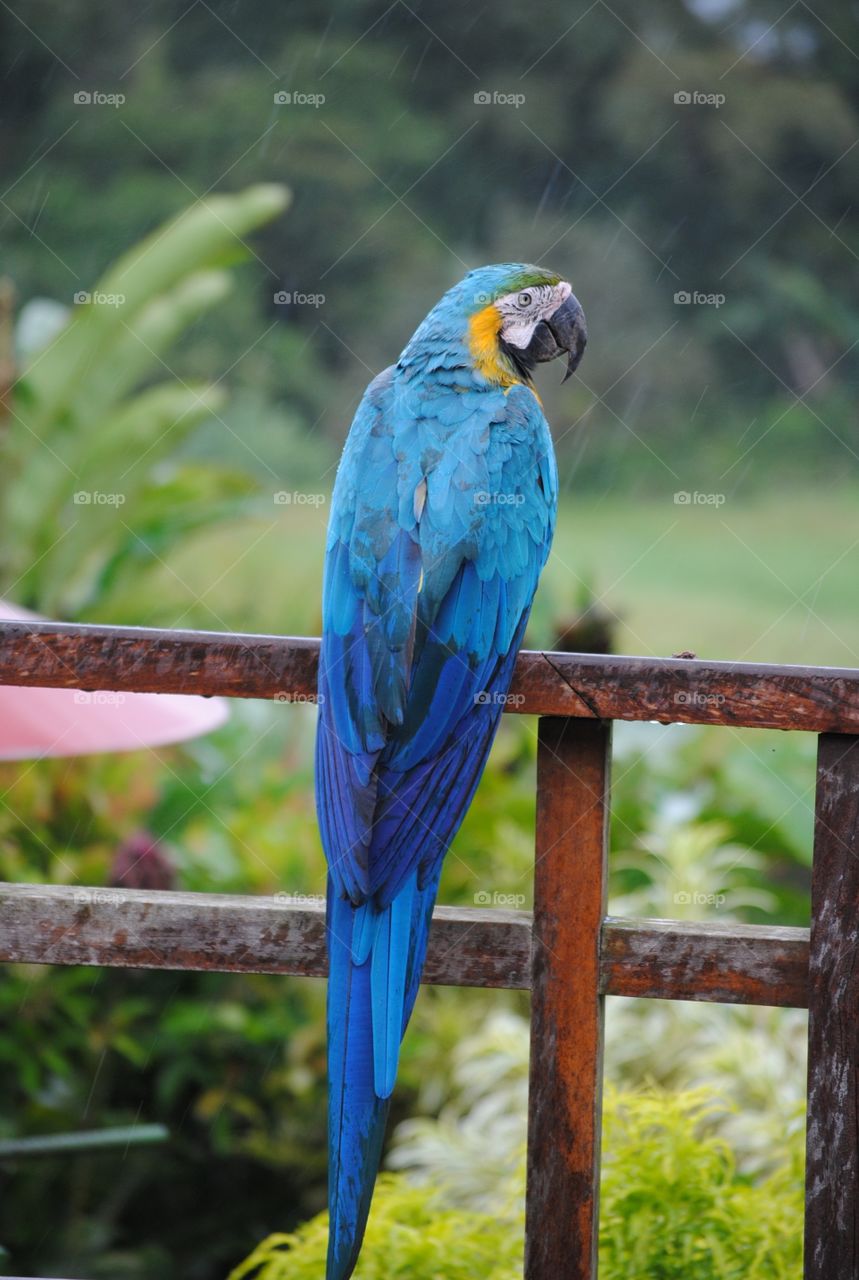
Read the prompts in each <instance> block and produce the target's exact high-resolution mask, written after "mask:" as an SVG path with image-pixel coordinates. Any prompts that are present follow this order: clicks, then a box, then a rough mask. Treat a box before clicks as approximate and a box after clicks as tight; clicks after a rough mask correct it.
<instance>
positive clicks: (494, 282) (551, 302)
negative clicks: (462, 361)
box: [407, 262, 588, 385]
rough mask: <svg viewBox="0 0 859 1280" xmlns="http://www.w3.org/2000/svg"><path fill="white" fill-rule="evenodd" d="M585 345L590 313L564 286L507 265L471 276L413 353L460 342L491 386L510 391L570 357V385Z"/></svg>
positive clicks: (435, 313) (433, 315) (446, 301)
mask: <svg viewBox="0 0 859 1280" xmlns="http://www.w3.org/2000/svg"><path fill="white" fill-rule="evenodd" d="M587 340H588V332H587V327H586V325H585V316H584V312H583V311H582V308H581V306H580V304H579V301H578V299H577V298H576V296H575V294H574V293H573V290H572V287H571V286H570V285H569V283H568V282H567V281H566V280H562V279H561V277H560V276H559V275H556V274H555V272H553V271H547V270H546V269H545V268H543V267H532V266H528V265H527V264H525V263H521V262H507V263H499V264H496V265H494V266H488V267H478V268H477V269H476V270H474V271H470V272H469V273H468V275H467V276H466V277H465V278H464V279H463V280H460V282H459V284H456V285H454V287H453V288H452V289H449V290H448V292H447V293H446V294H445V295H444V297H443V298H442V299H441V301H440V302H439V303H438V304H437V305H436V306H435V307H434V308H433V310H432V311H431V312H430V313H429V315H428V316H427V318H426V320H425V321H424V322H423V324H422V325H421V326H420V328H419V329H418V331H417V333H416V334H415V336H414V338H413V339H412V342H411V343H410V344H409V346H410V347H412V348H413V347H414V346H415V344H424V343H428V342H434V343H435V344H438V343H439V341H442V342H447V343H452V342H454V341H456V342H457V343H461V344H462V345H463V346H464V348H465V352H466V355H467V357H468V358H470V361H471V363H472V365H473V367H474V368H475V369H476V370H477V372H478V373H480V374H481V375H482V376H483V377H485V378H486V379H487V380H488V381H489V382H496V383H500V384H501V385H510V384H511V383H513V382H522V381H524V382H528V383H530V381H531V374H532V373H533V370H534V367H535V365H537V364H540V363H543V362H544V361H546V360H554V359H555V357H556V356H559V355H563V354H564V353H566V355H567V372H566V374H565V376H564V381H566V379H567V378H569V377H570V375H571V374H572V373H573V372H574V371H575V369H576V367H577V366H578V364H579V361H580V360H581V358H582V354H583V352H584V349H585V343H586V342H587ZM407 351H408V348H407Z"/></svg>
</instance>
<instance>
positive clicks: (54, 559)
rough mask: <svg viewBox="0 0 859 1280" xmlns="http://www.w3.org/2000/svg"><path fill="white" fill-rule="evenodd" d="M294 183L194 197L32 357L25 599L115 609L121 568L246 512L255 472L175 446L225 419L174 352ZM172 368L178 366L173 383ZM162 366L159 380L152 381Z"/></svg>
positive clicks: (17, 540) (150, 560)
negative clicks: (199, 458)
mask: <svg viewBox="0 0 859 1280" xmlns="http://www.w3.org/2000/svg"><path fill="white" fill-rule="evenodd" d="M287 202H288V193H287V191H286V189H285V188H283V187H277V186H260V187H253V188H251V189H249V190H248V191H245V192H243V193H241V194H239V195H233V196H212V197H211V198H210V199H208V200H206V201H202V202H199V203H197V204H195V205H192V206H191V207H190V208H188V209H186V210H185V211H183V212H182V213H180V214H179V215H178V216H177V217H175V218H174V219H172V220H171V221H170V222H169V223H167V224H166V225H165V226H163V227H159V228H158V229H157V230H156V231H154V232H153V233H152V234H151V235H150V236H148V237H147V238H146V239H145V240H144V241H143V242H142V243H141V244H138V245H135V246H134V248H133V249H131V250H129V251H128V252H127V253H126V254H124V255H123V256H122V257H121V258H120V259H119V261H117V262H116V263H115V264H114V266H112V267H111V268H109V269H108V271H107V272H106V273H105V274H104V275H103V276H102V277H101V279H100V280H99V281H98V283H97V284H96V285H95V286H94V288H93V289H92V290H91V291H90V292H88V293H86V294H84V295H80V297H81V298H83V299H84V300H79V298H78V296H76V306H75V309H74V313H73V315H72V316H71V317H70V318H69V320H68V322H67V323H66V324H65V325H64V327H63V328H62V329H61V330H60V332H59V333H58V334H57V335H56V336H55V337H53V338H51V340H50V341H43V343H42V344H41V345H40V346H37V348H36V350H34V351H31V352H30V353H29V357H28V359H27V361H26V363H25V365H24V368H23V369H22V370H21V372H20V376H19V378H18V380H17V381H16V383H15V386H14V392H13V396H12V403H11V406H10V407H11V414H12V419H11V426H10V428H9V429H8V430H7V431H6V432H5V434H4V436H3V453H4V457H3V465H2V486H3V493H2V499H3V511H4V522H5V527H4V530H3V532H4V537H3V563H2V568H1V569H0V571H2V577H3V580H4V583H5V585H6V586H7V588H8V587H10V586H13V587H14V589H15V592H16V596H17V598H18V599H20V600H21V602H22V603H25V604H28V605H34V606H36V607H39V608H42V609H45V610H48V611H54V612H57V613H64V614H66V615H68V614H73V615H74V614H81V613H83V614H85V613H86V612H87V610H88V609H91V608H92V606H93V604H94V603H95V602H96V601H97V602H98V609H99V616H100V618H101V619H102V620H106V619H107V618H108V617H109V615H110V612H111V604H112V597H113V594H114V593H115V592H116V591H117V590H121V587H122V585H123V579H127V578H128V577H132V578H133V580H134V583H135V587H136V588H139V585H140V578H141V574H142V572H143V571H145V569H146V568H148V567H151V566H152V564H154V563H156V562H157V561H158V560H160V559H163V557H164V556H165V555H166V554H168V553H169V551H170V550H171V549H173V548H174V547H175V546H176V545H177V544H178V543H180V542H181V541H182V539H183V538H185V537H186V536H187V534H188V532H189V530H193V529H195V528H198V527H200V526H201V525H209V524H211V523H212V522H213V521H216V520H218V519H223V517H224V516H225V515H226V514H229V513H232V514H235V513H236V512H237V511H238V510H241V509H242V507H243V506H245V505H246V500H247V497H248V495H249V494H250V493H251V492H252V490H253V484H252V481H251V479H250V477H249V476H248V475H247V474H245V475H244V476H243V475H242V473H241V472H240V471H236V470H228V469H227V468H225V467H223V466H218V465H215V464H213V463H211V462H209V463H207V464H205V465H204V464H202V463H196V464H195V463H193V462H183V461H182V460H181V459H179V458H178V457H177V447H178V445H179V444H180V443H181V442H182V441H183V440H185V439H186V438H187V437H188V435H189V434H190V433H191V432H192V431H193V430H194V429H195V428H196V427H197V426H198V425H199V424H200V423H201V422H202V421H203V420H205V419H206V418H209V417H211V416H212V415H214V416H215V417H217V416H218V412H219V410H220V409H221V407H222V405H223V402H224V393H223V391H222V390H221V389H220V388H219V387H218V386H217V384H215V385H206V384H204V383H203V384H201V383H197V384H194V385H192V384H189V383H187V382H185V381H184V380H183V379H182V378H179V377H177V376H176V375H175V374H174V372H173V370H172V367H171V365H170V364H169V363H168V361H169V359H170V358H171V356H170V351H171V348H172V347H173V345H174V344H175V342H176V340H177V338H178V336H179V335H180V334H181V333H182V332H183V331H184V330H185V329H186V328H187V327H188V326H189V325H192V324H193V323H194V322H195V321H196V320H197V319H198V318H199V317H200V316H201V315H202V314H203V313H204V312H205V311H207V310H208V309H210V308H211V307H214V306H216V305H219V304H221V303H222V302H223V300H224V298H225V297H226V295H227V293H228V291H229V288H230V284H231V280H230V276H229V274H228V272H227V271H226V270H225V269H224V266H223V265H222V264H225V263H227V262H229V261H230V260H232V259H234V258H235V256H236V250H237V249H239V250H242V251H243V252H245V250H244V245H245V240H244V238H245V237H246V236H247V235H248V234H249V233H250V232H252V231H253V230H255V229H256V228H257V227H259V226H261V225H262V224H263V223H265V222H267V221H269V220H270V219H271V218H273V217H274V216H275V215H276V214H278V213H280V212H281V211H282V210H283V209H284V208H285V206H286V204H287ZM164 372H166V373H167V374H168V375H169V377H168V378H167V379H163V377H162V375H163V373H164ZM153 373H154V374H157V375H158V376H159V377H161V378H162V380H161V381H160V382H157V383H156V385H154V386H153V385H144V386H142V387H141V383H145V382H147V381H148V380H151V378H152V376H153Z"/></svg>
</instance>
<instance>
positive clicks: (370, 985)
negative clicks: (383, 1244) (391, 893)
mask: <svg viewBox="0 0 859 1280" xmlns="http://www.w3.org/2000/svg"><path fill="white" fill-rule="evenodd" d="M438 874H439V869H436V870H435V871H434V873H433V874H431V875H429V876H428V877H425V882H424V883H423V885H422V887H420V888H419V887H418V877H419V873H418V872H417V871H415V872H414V873H413V875H412V876H411V878H410V879H409V881H408V882H407V884H406V885H404V886H403V889H402V891H401V892H400V894H398V896H397V898H396V899H395V901H394V902H393V903H392V904H391V905H390V906H389V907H386V908H384V909H383V910H381V911H376V920H375V921H374V922H373V923H372V924H368V923H367V918H366V917H367V913H368V912H369V911H373V910H375V908H373V906H372V904H370V903H367V904H365V906H363V907H357V908H356V907H354V906H353V905H352V903H351V902H350V901H349V900H348V898H343V897H341V896H340V895H339V894H337V891H336V888H335V886H334V885H333V883H332V881H331V880H330V879H329V884H328V921H327V933H328V955H329V966H330V970H329V981H328V1094H329V1101H328V1140H329V1149H330V1156H329V1171H328V1208H329V1217H330V1226H329V1239H328V1264H327V1269H326V1280H348V1277H349V1276H351V1275H352V1272H353V1270H354V1268H355V1265H356V1263H357V1260H358V1253H359V1250H360V1247H361V1241H362V1239H363V1236H364V1228H365V1226H366V1223H367V1217H368V1214H369V1212H370V1201H371V1199H372V1196H373V1186H374V1184H375V1181H376V1174H377V1172H378V1169H379V1162H380V1160H381V1155H382V1144H383V1141H384V1136H385V1126H386V1124H387V1119H388V1110H389V1108H390V1094H391V1091H392V1090H393V1087H394V1081H395V1079H396V1074H397V1063H398V1059H399V1050H400V1043H401V1041H402V1037H403V1035H404V1033H405V1030H406V1026H407V1024H408V1021H409V1018H410V1016H411V1012H412V1009H413V1007H414V1003H415V999H416V997H417V993H418V989H419V985H420V975H421V971H422V969H423V965H424V959H425V957H426V949H427V940H428V938H429V928H430V922H431V919H432V909H433V906H434V904H435V898H436V893H437V892H438ZM359 934H360V936H359ZM369 938H372V942H371V943H370V945H369V947H367V946H366V943H367V940H368V939H369ZM359 947H360V948H361V951H359V954H362V953H363V952H364V951H366V955H365V958H364V960H363V963H361V964H356V963H355V960H354V954H355V952H356V950H357V949H358V948H359ZM374 1024H375V1026H376V1034H375V1035H374Z"/></svg>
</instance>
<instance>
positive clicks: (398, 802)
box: [316, 263, 587, 1280]
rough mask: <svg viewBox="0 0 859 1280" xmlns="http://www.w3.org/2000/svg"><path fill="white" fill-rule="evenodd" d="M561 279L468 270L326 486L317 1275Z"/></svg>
mask: <svg viewBox="0 0 859 1280" xmlns="http://www.w3.org/2000/svg"><path fill="white" fill-rule="evenodd" d="M586 338H587V335H586V329H585V321H584V315H583V313H582V309H581V307H580V306H579V303H578V301H577V300H576V298H575V297H574V295H573V292H572V289H571V288H570V285H569V284H568V283H567V282H566V281H565V280H562V279H561V278H560V277H559V276H557V275H553V274H552V273H551V272H548V271H544V270H542V269H541V268H539V267H530V266H524V265H522V264H516V263H508V264H504V265H500V266H490V267H482V268H480V269H479V270H477V271H472V272H470V273H469V274H468V275H467V276H466V277H465V279H464V280H462V281H461V282H460V283H459V284H457V285H455V286H454V288H452V289H450V290H449V291H448V292H447V293H446V294H445V295H444V297H443V298H442V299H441V301H440V302H439V303H438V305H437V306H435V307H434V308H433V309H432V311H430V313H429V315H428V316H427V317H426V319H425V320H424V321H423V323H422V324H421V325H420V326H419V327H418V329H417V331H416V332H415V334H414V337H413V338H412V340H411V341H410V342H409V344H408V346H407V347H406V348H405V350H404V351H403V353H402V355H401V356H400V358H399V360H398V362H397V364H396V365H394V366H393V367H392V368H389V369H386V370H385V371H384V373H381V374H379V376H378V377H377V378H375V379H374V380H373V382H371V383H370V386H369V387H368V388H367V391H366V392H365V395H364V398H363V400H362V402H361V404H360V406H359V408H358V411H357V413H356V415H355V420H354V422H353V424H352V429H351V431H350V433H349V437H348V439H347V441H346V446H345V449H344V452H343V457H342V460H341V463H340V468H339V470H338V473H337V481H336V484H335V486H334V496H333V500H332V508H331V518H330V521H329V526H328V541H327V551H326V561H325V581H324V588H323V632H322V651H321V656H320V668H319V703H320V710H319V730H318V736H317V742H316V804H317V811H318V815H319V825H320V830H321V834H322V841H323V845H324V848H325V853H326V856H327V859H328V869H329V876H328V914H327V936H328V951H329V961H330V976H329V981H328V1073H329V1109H328V1110H329V1175H328V1177H329V1191H328V1198H329V1208H330V1236H329V1247H328V1267H327V1280H348V1277H349V1276H351V1275H352V1272H353V1270H354V1267H355V1264H356V1261H357V1258H358V1252H359V1249H360V1247H361V1240H362V1237H363V1234H364V1227H365V1224H366V1221H367V1215H368V1212H369V1208H370V1200H371V1197H372V1193H373V1185H374V1182H375V1178H376V1173H377V1170H378V1166H379V1159H380V1155H381V1148H382V1139H383V1136H384V1129H385V1121H386V1118H387V1113H388V1107H389V1099H390V1095H391V1091H392V1089H393V1087H394V1080H395V1078H396V1074H397V1061H398V1057H399V1052H400V1042H401V1040H402V1037H403V1034H404V1032H405V1028H406V1024H407V1023H408V1020H409V1017H410V1015H411V1011H412V1007H413V1005H414V1002H415V997H416V995H417V991H418V984H419V982H420V977H421V970H422V968H423V963H424V957H425V955H426V947H427V936H428V933H429V927H430V918H431V916H432V910H433V904H434V903H435V897H436V891H437V888H438V881H439V875H440V872H441V864H442V860H443V858H444V855H445V853H446V852H447V849H448V846H449V844H450V842H451V840H452V839H453V836H454V835H455V833H456V831H457V829H458V827H459V825H460V823H461V822H462V819H463V817H464V815H465V812H466V809H467V808H468V805H469V803H470V802H471V798H472V796H473V795H474V791H475V788H476V786H477V784H478V782H479V780H480V776H481V774H482V772H483V768H484V765H485V763H486V758H487V756H488V754H489V748H490V746H491V745H492V740H493V738H494V736H495V731H496V729H497V727H498V722H499V719H500V715H501V711H502V709H503V706H504V701H505V697H506V694H507V690H508V687H509V685H510V680H511V678H512V674H513V665H514V662H515V660H516V654H517V652H518V650H519V646H520V644H521V641H522V636H523V633H524V631H525V625H526V622H527V620H528V613H529V611H530V608H531V601H532V599H533V596H534V591H535V589H536V586H537V579H538V578H539V576H540V572H541V570H542V568H543V565H544V564H545V562H546V557H547V556H548V553H549V546H550V543H551V540H552V533H553V530H554V524H555V508H556V501H557V473H556V469H555V459H554V452H553V449H552V441H551V436H550V434H549V427H548V424H547V422H546V419H545V417H544V415H543V410H542V408H541V405H540V401H539V399H538V397H537V395H536V393H535V391H534V388H533V386H532V382H531V375H532V371H533V369H534V367H535V365H536V364H537V363H538V362H541V361H546V360H552V359H554V358H555V357H556V356H558V355H560V354H561V353H563V352H565V353H567V355H568V373H567V376H569V374H570V373H572V371H573V370H574V369H575V367H576V365H577V364H578V362H579V360H580V358H581V355H582V351H583V350H584V346H585V342H586Z"/></svg>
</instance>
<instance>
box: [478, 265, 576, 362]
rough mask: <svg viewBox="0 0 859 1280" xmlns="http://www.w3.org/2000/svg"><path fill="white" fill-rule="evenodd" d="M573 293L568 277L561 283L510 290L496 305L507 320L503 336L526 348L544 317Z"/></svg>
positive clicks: (553, 311) (552, 312) (512, 342)
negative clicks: (516, 290)
mask: <svg viewBox="0 0 859 1280" xmlns="http://www.w3.org/2000/svg"><path fill="white" fill-rule="evenodd" d="M571 293H572V288H571V286H570V285H569V284H567V282H566V280H561V281H559V283H558V284H536V285H530V286H529V287H528V288H527V289H520V290H519V292H518V293H506V294H505V295H504V297H503V298H496V300H495V306H496V307H497V308H498V310H499V311H500V312H501V316H502V321H503V322H502V325H501V337H502V339H503V340H504V341H505V342H509V343H510V345H511V347H520V348H521V349H522V350H524V349H525V347H527V346H528V343H529V342H530V341H531V339H532V337H533V336H534V330H535V329H536V327H537V325H538V324H539V323H540V321H541V320H548V319H549V317H550V316H553V315H554V314H555V312H556V311H557V310H558V307H559V306H560V305H561V303H562V302H565V301H566V299H567V298H568V297H569V296H570V294H571Z"/></svg>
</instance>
